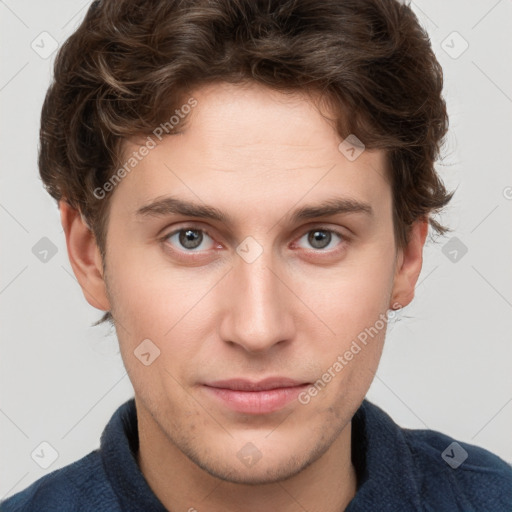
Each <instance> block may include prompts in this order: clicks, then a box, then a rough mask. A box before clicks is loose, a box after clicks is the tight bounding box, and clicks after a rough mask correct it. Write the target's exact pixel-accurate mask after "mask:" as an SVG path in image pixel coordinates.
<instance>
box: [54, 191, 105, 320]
mask: <svg viewBox="0 0 512 512" xmlns="http://www.w3.org/2000/svg"><path fill="white" fill-rule="evenodd" d="M59 210H60V218H61V223H62V227H63V228H64V234H65V236H66V246H67V250H68V257H69V262H70V264H71V267H72V269H73V272H74V274H75V276H76V278H77V280H78V283H79V284H80V287H81V288H82V292H83V294H84V297H85V299H86V300H87V302H88V303H89V304H90V305H91V306H93V307H95V308H97V309H100V310H102V311H109V310H110V303H109V300H108V297H107V290H106V286H105V281H104V279H103V268H102V260H101V255H100V251H99V248H98V246H97V244H96V239H95V237H94V234H93V232H92V231H91V230H90V229H89V227H88V226H87V224H86V222H85V219H83V218H82V216H81V214H80V212H79V211H78V210H76V209H75V208H73V207H72V206H70V205H69V204H68V203H67V202H66V201H65V200H61V201H59Z"/></svg>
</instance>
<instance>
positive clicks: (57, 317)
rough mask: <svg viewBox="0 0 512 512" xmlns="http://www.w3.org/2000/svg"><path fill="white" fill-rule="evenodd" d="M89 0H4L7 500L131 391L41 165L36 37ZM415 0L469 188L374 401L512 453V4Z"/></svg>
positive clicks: (449, 156)
mask: <svg viewBox="0 0 512 512" xmlns="http://www.w3.org/2000/svg"><path fill="white" fill-rule="evenodd" d="M89 3H90V2H89V1H87V2H83V1H79V0H72V1H71V0H52V1H49V0H46V1H44V2H36V1H28V0H17V1H14V0H5V1H2V0H0V17H1V18H0V34H1V37H2V44H1V47H0V51H1V62H2V67H1V76H0V101H1V109H2V110H1V116H0V129H1V136H0V141H1V145H2V148H1V153H0V154H1V159H2V165H1V187H0V223H1V228H2V238H1V240H2V244H1V247H2V249H1V251H0V259H1V267H0V268H1V274H0V314H1V318H0V322H1V323H0V325H1V334H2V339H1V341H2V349H1V350H2V353H1V368H0V371H1V390H2V394H1V402H0V429H1V439H2V442H1V448H0V450H1V451H0V460H2V465H1V468H0V497H6V496H8V495H11V494H13V493H15V492H18V491H20V490H21V489H23V488H25V487H26V486H27V485H29V484H30V483H31V482H33V481H35V480H36V479H38V478H39V477H41V476H42V475H44V474H46V473H48V472H50V471H52V470H54V469H57V468H59V467H62V466H64V465H66V464H69V463H71V462H73V461H75V460H77V459H78V458H80V457H82V456H84V455H86V454H87V453H89V452H90V451H91V450H93V449H95V448H97V447H98V446H99V437H100V434H101V432H102V430H103V428H104V426H105V424H106V423H107V421H108V420H109V418H110V417H111V415H112V413H113V412H114V410H115V409H116V408H117V407H118V406H119V405H120V404H121V403H123V402H124V401H125V400H127V399H128V398H130V397H131V396H133V389H132V387H131V384H130V382H129V379H128V377H127V375H126V372H125V370H124V367H123V364H122V361H121V358H120V356H119V353H118V348H117V341H116V338H115V336H114V334H113V333H111V332H110V333H109V328H108V327H106V326H103V327H96V328H91V327H89V325H90V324H91V323H92V322H93V321H95V320H97V319H98V318H99V317H100V312H98V311H96V310H94V309H93V308H92V307H91V306H89V305H88V303H87V302H86V301H85V299H84V297H83V295H82V293H81V290H80V288H79V286H78V284H77V282H76V280H75V278H74V275H73V273H72V270H71V267H70V265H69V262H68V258H67V253H66V246H65V239H64V235H63V232H62V228H61V226H60V220H59V215H58V210H57V207H56V205H55V203H54V201H53V199H52V198H51V197H50V196H49V195H48V194H47V193H46V192H45V191H44V189H43V188H42V185H41V181H40V179H39V176H38V171H37V160H36V159H37V146H38V130H39V116H40V109H41V105H42V101H43V98H44V94H45V92H46V89H47V86H48V83H49V79H50V71H51V65H52V64H53V57H54V54H52V55H50V56H49V57H47V58H46V59H44V58H42V57H40V55H39V54H38V53H36V51H34V50H33V49H32V47H31V45H32V44H34V46H35V45H36V44H37V45H39V50H38V51H40V52H42V51H43V50H48V49H49V48H50V46H49V45H50V42H51V41H50V38H49V36H47V35H43V36H41V35H40V34H41V33H42V32H48V33H49V34H50V35H51V36H52V37H53V38H54V39H55V40H56V41H57V42H58V43H59V44H60V43H62V42H63V41H64V40H65V38H66V37H67V36H68V35H69V34H70V33H71V32H72V31H73V30H74V28H76V26H77V25H78V23H79V22H80V21H81V19H82V17H83V16H84V14H85V9H86V7H87V6H88V5H89ZM412 7H413V9H414V11H415V12H416V14H417V15H418V17H419V19H420V21H421V22H422V24H423V25H424V26H425V27H426V29H427V30H428V32H429V34H430V37H431V40H432V44H433V47H434V51H435V52H436V54H437V56H438V59H439V61H440V62H441V65H442V66H443V68H444V72H445V98H446V100H447V103H448V108H449V114H450V132H449V135H448V137H447V144H446V147H445V151H444V159H443V160H442V161H441V162H440V163H439V170H440V172H441V175H442V177H443V179H444V181H445V183H446V184H447V186H448V187H449V188H450V189H452V188H454V187H458V190H457V193H456V195H455V197H454V200H453V202H452V205H451V207H450V208H449V210H448V211H447V214H446V215H444V216H443V217H442V220H443V221H445V222H447V223H449V224H450V225H451V226H452V227H453V229H454V232H453V233H451V234H450V235H449V236H448V237H446V238H444V239H440V240H438V243H437V244H434V243H429V244H428V245H427V247H426V249H425V262H424V267H423V271H422V274H421V276H420V279H419V283H418V286H417V294H416V298H415V300H414V302H413V304H412V305H410V306H409V307H407V308H406V309H405V310H404V311H402V312H401V314H400V315H399V318H400V321H398V322H395V323H394V324H393V325H390V327H389V329H388V337H387V342H386V347H385V350H384V355H383V358H382V361H381V364H380V367H379V371H378V373H377V375H376V378H375V381H374V382H373V384H372V387H371V389H370V392H369V394H368V398H369V399H370V400H372V401H374V402H375V403H376V404H378V405H380V406H381V407H383V408H384V409H385V410H386V411H387V412H388V413H389V414H390V415H391V416H392V417H393V418H394V419H395V421H397V422H398V423H399V424H401V425H402V426H406V427H410V428H430V429H434V430H439V431H442V432H444V433H446V434H448V435H451V436H452V437H454V438H455V439H457V440H461V441H466V442H470V443H473V444H477V445H480V446H483V447H484V448H487V449H489V450H491V451H493V452H495V453H496V454H498V455H500V456H501V457H502V458H504V459H505V460H507V461H508V462H512V364H511V362H512V344H511V343H510V342H511V334H510V333H511V331H512V318H511V308H512V286H511V284H512V270H511V261H512V243H511V237H510V233H511V229H510V227H511V226H510V224H511V223H510V219H511V211H512V175H511V172H510V169H511V163H512V162H511V160H512V155H511V149H510V148H511V143H512V140H511V134H512V81H511V78H512V69H511V64H510V62H511V59H510V55H512V37H511V31H510V23H511V21H512V2H511V1H510V0H500V1H496V0H481V1H472V2H468V1H467V0H449V1H446V0H443V1H441V0H435V1H433V0H429V1H426V0H421V1H420V0H418V1H416V2H414V3H413V4H412ZM454 31H456V32H458V33H459V34H460V36H461V37H462V38H463V39H464V40H465V41H467V43H468V44H469V47H468V48H467V50H466V51H465V52H464V53H462V54H461V55H459V56H457V54H458V53H460V51H461V50H462V49H463V48H464V46H463V45H464V41H463V39H461V37H459V36H458V35H457V34H453V32H454ZM33 41H35V42H34V43H32V42H33ZM443 41H444V42H443ZM36 48H37V46H36ZM450 54H451V56H450ZM455 56H457V58H454V57H455ZM453 236H455V237H457V238H458V239H459V240H460V241H461V242H462V243H463V244H464V245H465V246H466V247H467V253H466V254H464V255H462V252H461V251H460V248H459V249H457V248H456V250H457V251H458V252H457V254H455V253H453V252H452V254H451V255H450V254H449V251H448V249H449V250H453V248H452V249H450V246H448V249H445V252H446V253H447V254H448V256H450V258H452V259H453V258H454V257H456V261H451V259H450V258H449V257H448V256H446V255H445V254H444V253H443V245H444V244H446V243H447V242H448V241H449V240H450V238H451V237H453ZM42 237H48V238H49V239H50V240H51V241H52V242H53V243H54V244H55V246H56V248H57V253H56V254H55V256H53V257H52V258H49V259H48V261H47V262H46V263H44V262H42V261H40V260H39V259H38V258H37V257H36V256H35V255H34V254H33V252H32V248H33V247H34V245H35V244H36V243H37V242H38V241H39V240H40V239H41V238H42ZM451 243H454V242H453V241H452V242H451ZM42 442H48V443H49V444H50V445H51V446H53V447H54V449H55V450H56V451H57V452H58V457H57V459H56V460H55V461H54V462H53V464H52V465H51V466H50V467H49V468H48V469H43V468H41V467H40V466H39V465H38V464H37V463H36V462H35V461H34V460H33V459H32V457H31V454H32V453H33V451H34V450H36V449H37V450H39V451H38V452H37V450H36V452H37V453H41V447H40V444H41V443H42ZM43 451H44V452H45V454H46V455H45V457H46V458H48V457H51V451H50V450H49V449H48V448H46V450H45V448H44V445H43ZM440 456H441V455H440ZM43 462H44V461H43ZM47 462H49V459H48V460H47Z"/></svg>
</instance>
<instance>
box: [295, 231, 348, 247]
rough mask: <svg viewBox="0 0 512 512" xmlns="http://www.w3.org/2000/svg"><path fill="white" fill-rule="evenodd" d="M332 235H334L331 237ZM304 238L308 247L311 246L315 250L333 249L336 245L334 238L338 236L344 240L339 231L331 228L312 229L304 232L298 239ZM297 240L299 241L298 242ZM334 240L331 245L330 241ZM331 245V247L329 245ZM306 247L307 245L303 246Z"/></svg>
mask: <svg viewBox="0 0 512 512" xmlns="http://www.w3.org/2000/svg"><path fill="white" fill-rule="evenodd" d="M333 235H334V237H333ZM304 238H306V240H307V243H308V244H310V247H313V249H315V250H320V251H323V250H324V249H329V248H330V249H334V248H335V247H336V245H338V244H336V243H335V242H336V238H338V239H339V240H340V241H342V242H343V241H344V240H345V238H344V236H343V235H342V234H341V233H338V232H337V231H333V230H332V229H322V228H317V229H312V230H310V231H308V232H307V233H305V234H304V235H303V236H302V237H301V238H300V240H302V239H304ZM300 240H299V242H300ZM332 242H334V243H333V244H332V245H331V243H332ZM329 246H331V247H329ZM303 248H306V249H308V247H303Z"/></svg>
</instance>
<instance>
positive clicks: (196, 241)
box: [180, 229, 203, 249]
mask: <svg viewBox="0 0 512 512" xmlns="http://www.w3.org/2000/svg"><path fill="white" fill-rule="evenodd" d="M202 239H203V235H202V234H199V231H197V230H193V229H186V230H182V231H181V232H180V243H181V244H182V245H183V247H186V248H187V249H195V248H196V247H199V246H200V245H201V241H202Z"/></svg>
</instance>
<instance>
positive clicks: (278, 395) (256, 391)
mask: <svg viewBox="0 0 512 512" xmlns="http://www.w3.org/2000/svg"><path fill="white" fill-rule="evenodd" d="M310 385H311V383H309V382H300V381H296V380H293V379H289V378H286V377H271V378H268V379H264V380H261V381H250V380H247V379H230V380H222V381H215V382H209V383H207V384H204V385H203V388H204V390H205V391H206V393H207V394H208V395H209V396H210V397H211V398H212V399H213V400H215V401H216V402H217V403H220V404H221V405H222V406H223V407H227V408H229V409H231V410H234V411H237V412H240V413H244V414H269V413H272V412H275V411H278V410H280V409H282V408H284V407H285V406H286V405H287V404H289V403H290V402H292V401H293V400H295V399H296V398H297V396H298V395H299V394H300V393H301V391H304V390H305V389H306V388H308V387H309V386H310Z"/></svg>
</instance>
